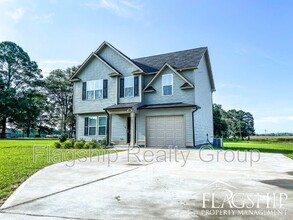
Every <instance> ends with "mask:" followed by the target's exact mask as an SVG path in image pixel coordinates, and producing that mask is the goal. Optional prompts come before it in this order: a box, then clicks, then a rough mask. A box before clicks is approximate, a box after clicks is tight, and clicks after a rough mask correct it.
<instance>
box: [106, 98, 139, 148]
mask: <svg viewBox="0 0 293 220" xmlns="http://www.w3.org/2000/svg"><path fill="white" fill-rule="evenodd" d="M139 105H140V103H136V102H135V103H125V104H124V103H123V104H116V105H112V106H109V107H107V108H105V109H104V110H105V111H106V113H107V115H108V123H107V142H108V145H109V146H110V145H127V146H131V147H133V146H136V145H137V143H136V142H137V132H136V127H137V126H136V116H137V113H138V110H137V108H138V107H139Z"/></svg>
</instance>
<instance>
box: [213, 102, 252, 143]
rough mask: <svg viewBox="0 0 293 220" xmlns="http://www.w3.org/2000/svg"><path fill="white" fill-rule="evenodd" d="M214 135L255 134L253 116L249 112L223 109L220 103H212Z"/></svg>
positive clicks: (244, 135) (239, 135) (227, 136)
mask: <svg viewBox="0 0 293 220" xmlns="http://www.w3.org/2000/svg"><path fill="white" fill-rule="evenodd" d="M213 120H214V136H215V137H223V138H229V137H233V138H236V137H237V138H241V139H243V138H246V137H247V138H249V137H250V136H253V135H255V130H254V118H253V115H252V114H251V113H250V112H244V111H242V110H235V109H231V110H229V111H225V110H224V109H223V108H222V106H221V105H219V104H214V105H213Z"/></svg>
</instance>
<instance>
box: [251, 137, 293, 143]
mask: <svg viewBox="0 0 293 220" xmlns="http://www.w3.org/2000/svg"><path fill="white" fill-rule="evenodd" d="M250 140H256V141H258V140H260V141H268V140H271V141H289V142H291V141H292V142H293V136H252V137H250Z"/></svg>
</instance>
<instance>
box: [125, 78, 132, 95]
mask: <svg viewBox="0 0 293 220" xmlns="http://www.w3.org/2000/svg"><path fill="white" fill-rule="evenodd" d="M124 80H125V97H132V96H133V93H134V77H133V76H128V77H125V78H124Z"/></svg>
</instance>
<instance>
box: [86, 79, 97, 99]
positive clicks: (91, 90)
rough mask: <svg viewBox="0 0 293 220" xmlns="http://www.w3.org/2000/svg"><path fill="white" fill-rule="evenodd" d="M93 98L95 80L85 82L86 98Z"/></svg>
mask: <svg viewBox="0 0 293 220" xmlns="http://www.w3.org/2000/svg"><path fill="white" fill-rule="evenodd" d="M94 98H95V81H88V82H87V83H86V99H87V100H93V99H94Z"/></svg>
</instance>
